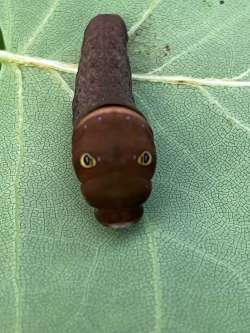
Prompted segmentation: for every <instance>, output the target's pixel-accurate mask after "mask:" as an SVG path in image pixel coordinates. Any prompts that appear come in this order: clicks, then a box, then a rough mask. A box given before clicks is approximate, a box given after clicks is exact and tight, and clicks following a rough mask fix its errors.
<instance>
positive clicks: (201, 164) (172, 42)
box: [0, 0, 250, 333]
mask: <svg viewBox="0 0 250 333" xmlns="http://www.w3.org/2000/svg"><path fill="white" fill-rule="evenodd" d="M0 8H1V11H0V28H1V29H2V31H3V37H4V42H5V45H6V49H7V50H8V51H12V52H17V53H20V54H29V55H31V56H32V55H33V56H40V57H44V58H48V59H55V60H59V61H65V62H69V63H77V62H78V60H79V53H80V47H81V43H82V36H83V31H84V28H85V26H86V24H87V23H88V21H89V20H90V18H92V17H93V16H94V15H96V14H98V13H107V12H108V13H110V12H115V13H119V14H120V15H122V16H123V18H124V20H125V21H126V23H127V26H128V29H130V28H131V27H132V26H133V25H134V24H135V23H136V22H138V21H139V20H140V19H141V18H142V16H143V14H144V13H145V12H146V11H147V10H150V8H152V13H151V15H150V16H149V17H148V18H147V19H146V20H145V21H144V22H143V23H142V25H141V26H140V28H139V29H138V30H137V31H136V33H135V34H133V35H132V36H131V37H130V41H129V55H130V60H131V66H132V69H133V72H137V73H146V72H149V71H152V70H154V69H155V68H157V67H159V66H161V65H162V64H164V63H166V66H165V67H164V68H163V69H162V70H161V71H159V72H157V73H156V74H158V75H185V76H190V77H199V78H206V77H214V78H225V77H227V78H233V77H235V76H238V75H240V74H241V73H243V72H245V71H247V69H248V68H249V66H250V64H249V59H250V37H249V16H250V3H249V0H239V1H235V0H225V1H224V4H220V2H219V1H217V0H203V1H202V0H185V1H184V0H179V1H176V0H162V1H159V0H158V1H156V0H151V1H149V0H147V1H145V0H140V1H132V0H131V1H130V0H117V1H110V0H109V1H108V0H103V1H100V0H94V1H93V0H91V1H83V0H74V1H73V0H72V1H68V0H60V1H59V0H53V1H52V0H44V1H40V0H32V1H31V0H22V1H14V0H12V1H7V0H0ZM169 48H170V51H169ZM248 78H249V75H248V77H247V75H246V76H245V77H244V78H242V79H244V80H247V79H248ZM72 89H74V75H69V74H67V75H65V74H62V73H56V72H53V71H46V70H40V69H36V68H29V67H19V68H18V67H16V66H15V65H10V64H6V65H3V66H2V68H1V72H0V100H1V104H0V112H1V122H0V151H1V154H0V163H1V181H0V212H1V220H0V230H1V232H0V332H3V333H9V332H10V333H13V332H15V333H21V332H22V333H31V332H32V333H33V332H34V333H40V332H41V333H44V332H47V333H52V332H53V333H55V332H56V333H58V332H60V333H64V332H70V333H74V332H77V333H78V332H79V333H80V332H81V333H82V332H84V333H135V332H138V333H153V332H155V333H160V332H164V333H165V332H166V333H233V332H237V333H243V332H246V333H247V332H249V330H250V214H249V212H250V204H249V203H250V193H249V174H250V163H249V162H250V138H249V136H250V128H249V123H250V112H249V105H250V95H249V93H250V88H247V87H242V88H230V87H227V88H226V87H223V86H221V87H217V88H212V87H203V88H202V89H203V90H201V89H199V88H198V87H192V86H176V85H166V84H161V83H150V82H146V81H145V82H134V94H135V98H136V102H137V105H138V107H139V109H140V110H142V111H143V112H144V113H145V115H146V116H147V118H148V120H149V121H150V123H151V124H152V127H153V129H154V133H155V138H156V144H157V151H158V166H157V172H156V175H155V177H154V190H153V193H152V195H151V197H150V199H149V200H148V201H147V203H146V205H145V215H144V218H143V219H142V220H141V222H140V223H139V224H138V225H136V226H134V227H132V228H130V229H129V230H127V231H112V230H109V229H105V228H104V227H102V226H101V225H99V224H98V223H97V221H96V220H95V218H94V216H93V210H92V208H90V207H89V206H87V204H86V203H85V202H84V200H83V198H82V196H81V193H80V190H79V183H78V181H77V179H76V176H75V174H74V172H73V169H72V165H71V134H72V114H71V112H72V111H71V100H72V91H71V90H72Z"/></svg>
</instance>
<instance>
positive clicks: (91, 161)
mask: <svg viewBox="0 0 250 333" xmlns="http://www.w3.org/2000/svg"><path fill="white" fill-rule="evenodd" d="M80 164H81V166H83V167H84V168H93V167H94V166H96V159H95V158H94V157H93V156H91V155H90V154H89V153H84V154H83V155H82V156H81V158H80Z"/></svg>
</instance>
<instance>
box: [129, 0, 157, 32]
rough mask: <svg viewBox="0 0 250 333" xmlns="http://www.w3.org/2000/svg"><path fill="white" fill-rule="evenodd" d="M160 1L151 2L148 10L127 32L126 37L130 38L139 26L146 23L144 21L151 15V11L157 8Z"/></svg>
mask: <svg viewBox="0 0 250 333" xmlns="http://www.w3.org/2000/svg"><path fill="white" fill-rule="evenodd" d="M160 2H161V0H153V1H152V2H151V4H150V5H149V7H148V9H147V10H146V11H145V12H144V13H143V15H142V17H141V18H140V20H139V21H137V22H136V23H135V24H134V25H133V26H132V27H131V28H130V29H129V31H128V36H129V37H131V36H133V35H134V33H135V32H136V31H137V30H138V29H139V28H140V26H141V25H142V24H143V23H144V22H145V21H146V19H147V18H148V17H149V16H150V15H151V14H152V12H153V10H154V9H155V8H156V7H158V5H159V4H160Z"/></svg>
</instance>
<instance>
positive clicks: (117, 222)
mask: <svg viewBox="0 0 250 333" xmlns="http://www.w3.org/2000/svg"><path fill="white" fill-rule="evenodd" d="M127 42H128V34H127V28H126V25H125V22H124V21H123V19H122V18H121V17H120V16H119V15H116V14H101V15H97V16H96V17H94V18H93V19H92V20H90V22H89V24H88V25H87V27H86V29H85V32H84V39H83V44H82V48H81V56H80V62H79V67H78V72H77V75H76V81H75V92H74V98H73V102H72V109H73V135H72V163H73V167H74V170H75V173H76V175H77V177H78V179H79V181H80V183H81V192H82V194H83V196H84V197H85V200H86V201H87V203H88V204H89V205H90V206H92V207H94V208H95V216H96V218H97V220H98V221H99V222H100V223H101V224H103V225H104V226H107V227H111V228H114V229H118V228H127V227H128V226H129V225H131V224H133V223H136V222H137V221H139V219H140V218H141V216H142V215H143V206H142V204H143V203H144V202H145V201H146V200H147V199H148V197H149V195H150V193H151V190H152V182H151V178H152V177H153V175H154V173H155V168H156V147H155V144H154V136H153V131H152V128H151V126H150V125H149V123H148V121H147V119H146V117H145V116H144V115H143V114H142V113H141V112H140V111H139V110H138V109H137V107H136V105H135V101H134V97H133V95H132V79H131V69H130V64H129V59H128V55H127Z"/></svg>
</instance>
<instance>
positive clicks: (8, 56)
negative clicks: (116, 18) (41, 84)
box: [0, 50, 250, 88]
mask: <svg viewBox="0 0 250 333" xmlns="http://www.w3.org/2000/svg"><path fill="white" fill-rule="evenodd" d="M1 62H2V63H15V64H17V65H23V66H34V67H38V68H42V69H46V70H55V71H59V72H64V73H71V74H76V73H77V69H78V66H77V65H75V64H68V63H65V62H60V61H56V60H49V59H43V58H39V57H31V56H28V55H20V54H15V53H12V52H8V51H3V50H0V63H1ZM132 78H133V80H137V81H144V82H145V81H149V82H158V83H163V84H179V85H180V84H183V85H189V86H197V87H201V86H208V87H231V88H240V87H250V81H238V80H236V79H227V78H225V79H216V78H205V79H199V78H194V77H190V76H182V75H169V76H167V75H153V74H137V73H134V74H132Z"/></svg>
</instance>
